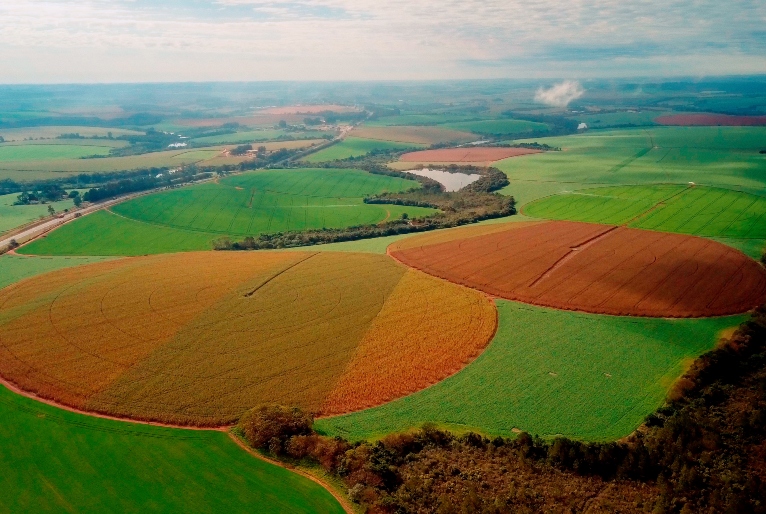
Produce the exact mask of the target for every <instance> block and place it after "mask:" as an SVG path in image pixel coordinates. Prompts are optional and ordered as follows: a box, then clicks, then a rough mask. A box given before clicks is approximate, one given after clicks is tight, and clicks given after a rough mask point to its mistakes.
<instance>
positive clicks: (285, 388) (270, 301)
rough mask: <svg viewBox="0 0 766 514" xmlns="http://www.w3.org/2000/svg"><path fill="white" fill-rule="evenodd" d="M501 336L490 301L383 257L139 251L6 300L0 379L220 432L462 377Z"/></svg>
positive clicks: (106, 408)
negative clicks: (269, 413) (266, 408)
mask: <svg viewBox="0 0 766 514" xmlns="http://www.w3.org/2000/svg"><path fill="white" fill-rule="evenodd" d="M424 324H425V325H427V327H428V330H423V327H424ZM391 327H396V330H391ZM386 328H388V330H386ZM494 329H495V310H494V306H493V305H492V304H491V303H490V302H489V300H487V299H486V298H485V297H484V296H483V295H482V294H481V293H478V292H475V291H472V290H469V289H466V288H463V287H461V286H457V285H454V284H449V283H447V282H444V281H442V280H440V279H437V278H433V277H429V276H426V275H424V274H422V273H420V272H417V271H413V270H408V269H407V268H406V267H404V266H403V265H401V264H399V263H397V262H395V261H394V260H393V259H391V258H389V257H387V256H384V255H373V254H354V253H331V252H316V253H306V252H258V253H252V252H247V253H245V252H242V253H223V252H221V253H217V252H200V253H188V254H175V255H160V256H150V257H136V258H131V259H122V260H116V261H109V262H104V263H98V264H93V265H87V266H80V267H75V268H68V269H64V270H60V271H56V272H53V273H49V274H47V275H42V276H38V277H34V278H31V279H28V280H25V281H22V282H19V283H17V284H14V285H13V286H10V287H8V288H6V289H3V290H2V291H0V374H1V375H2V376H3V378H5V379H7V380H9V381H11V382H13V383H15V384H17V385H18V386H19V387H21V388H22V389H25V390H27V391H30V392H33V393H36V394H38V395H40V396H42V397H45V398H49V399H52V400H55V401H58V402H60V403H63V404H66V405H70V406H73V407H76V408H80V409H85V410H91V411H96V412H100V413H104V414H109V415H115V416H122V417H130V418H135V419H144V420H153V421H162V422H169V423H177V424H193V425H221V424H227V423H231V422H234V421H235V420H236V419H237V418H238V417H239V416H240V415H241V414H242V413H243V412H244V411H246V410H247V409H249V408H252V407H254V406H256V405H260V404H264V403H279V404H284V405H296V406H300V407H302V408H304V409H307V410H309V411H312V412H315V413H317V414H322V413H323V412H324V411H325V410H327V411H328V412H333V413H338V412H348V411H351V410H356V409H360V408H364V407H369V406H372V405H378V404H380V403H383V402H385V401H388V400H391V399H393V398H396V397H399V396H402V395H405V394H408V393H410V392H413V391H415V390H418V389H421V388H423V387H426V386H428V385H430V384H432V383H434V382H436V381H438V380H440V379H442V378H444V377H445V376H447V375H449V374H452V373H454V372H455V371H457V370H459V369H460V368H461V367H463V366H464V365H465V364H466V363H467V362H468V361H470V360H472V359H473V358H474V357H475V356H477V355H478V354H479V353H480V352H481V350H482V349H483V348H484V347H485V346H486V345H487V344H488V342H489V340H490V339H491V337H492V336H493V334H494ZM413 377H418V378H417V379H414V378H413Z"/></svg>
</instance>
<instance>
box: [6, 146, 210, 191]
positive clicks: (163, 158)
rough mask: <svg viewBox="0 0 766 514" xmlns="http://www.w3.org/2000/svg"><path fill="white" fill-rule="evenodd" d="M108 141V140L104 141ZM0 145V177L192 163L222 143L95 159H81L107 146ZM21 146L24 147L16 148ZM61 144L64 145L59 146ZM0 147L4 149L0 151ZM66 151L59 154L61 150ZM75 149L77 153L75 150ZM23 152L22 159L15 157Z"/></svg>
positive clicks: (23, 177)
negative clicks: (75, 148)
mask: <svg viewBox="0 0 766 514" xmlns="http://www.w3.org/2000/svg"><path fill="white" fill-rule="evenodd" d="M106 145H109V142H108V141H107V142H106ZM49 146H50V148H48V145H40V144H34V145H29V146H26V145H22V146H19V145H13V146H8V147H6V146H3V145H0V180H2V179H4V178H11V179H13V180H19V181H25V180H43V179H52V178H58V177H60V176H61V174H62V173H66V174H77V173H95V172H109V171H123V170H133V169H138V168H152V167H157V168H160V167H166V166H167V167H172V166H179V165H181V164H192V163H197V162H200V161H204V160H206V159H210V158H213V157H215V156H217V155H218V154H219V153H220V152H221V150H222V149H223V148H222V147H213V148H197V149H181V150H167V151H162V152H151V153H146V154H140V155H128V156H123V157H100V158H97V159H81V158H79V157H82V156H85V155H94V154H96V153H99V152H101V154H102V155H106V154H108V152H109V148H108V147H106V146H104V147H98V146H81V145H72V146H76V147H77V148H78V150H77V151H76V152H75V151H73V150H66V147H67V145H57V144H51V145H49ZM19 148H25V149H24V150H18V149H19ZM62 148H64V149H63V150H62ZM2 151H5V152H6V153H5V154H3V153H2ZM65 152H70V153H69V154H66V155H62V153H65ZM78 152H79V153H78ZM19 156H23V159H21V158H19Z"/></svg>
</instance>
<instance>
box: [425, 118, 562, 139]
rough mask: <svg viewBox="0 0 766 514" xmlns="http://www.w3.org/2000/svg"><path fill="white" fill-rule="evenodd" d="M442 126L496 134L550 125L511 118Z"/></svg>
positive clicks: (519, 131) (545, 129) (531, 130)
mask: <svg viewBox="0 0 766 514" xmlns="http://www.w3.org/2000/svg"><path fill="white" fill-rule="evenodd" d="M440 126H441V127H444V128H449V129H453V130H462V131H465V132H474V133H476V134H488V135H496V136H507V135H511V134H524V133H526V132H540V131H545V132H547V131H548V125H546V124H545V123H536V122H533V121H525V120H511V119H499V120H483V121H464V122H456V123H444V124H441V125H440Z"/></svg>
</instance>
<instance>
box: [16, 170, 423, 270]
mask: <svg viewBox="0 0 766 514" xmlns="http://www.w3.org/2000/svg"><path fill="white" fill-rule="evenodd" d="M417 186H418V183H417V182H414V181H411V180H404V179H400V178H394V177H387V176H384V175H372V174H370V173H366V172H362V171H356V170H335V169H299V170H269V171H259V172H252V173H246V174H242V175H235V176H232V177H228V178H225V179H222V180H221V181H220V183H207V184H199V185H195V186H191V187H185V188H181V189H176V190H172V191H167V192H162V193H157V194H152V195H147V196H143V197H140V198H136V199H134V200H130V201H128V202H125V203H122V204H118V205H116V206H115V207H113V208H112V209H111V210H112V211H113V212H111V213H109V212H97V213H94V214H91V215H89V216H85V217H83V218H82V219H80V220H77V221H75V222H72V223H68V224H66V225H64V226H63V227H62V228H60V229H58V230H56V231H54V232H52V233H51V234H49V235H48V236H47V237H45V238H44V239H41V240H39V241H35V242H33V243H32V244H30V245H28V246H25V247H24V248H22V250H21V251H22V252H23V253H30V254H46V255H143V254H147V253H160V252H170V251H188V250H209V249H211V248H212V246H211V245H212V243H211V241H212V240H213V239H215V238H217V237H220V236H232V237H242V236H247V235H253V236H257V235H258V234H262V233H273V232H282V231H288V230H304V229H312V228H314V229H321V228H340V227H347V226H352V225H358V224H372V223H378V222H381V221H383V220H385V219H388V218H396V217H400V216H401V214H402V213H404V212H406V213H408V214H409V215H410V216H423V215H427V214H430V213H433V212H435V211H434V210H433V209H428V208H422V207H405V206H397V205H372V204H365V203H363V201H362V198H363V197H364V196H366V195H369V194H375V193H379V192H382V191H403V190H407V189H410V188H412V187H417Z"/></svg>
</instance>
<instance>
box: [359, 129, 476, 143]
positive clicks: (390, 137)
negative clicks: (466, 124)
mask: <svg viewBox="0 0 766 514" xmlns="http://www.w3.org/2000/svg"><path fill="white" fill-rule="evenodd" d="M351 135H352V136H355V137H361V138H365V139H377V140H379V141H395V142H400V143H417V144H424V145H433V144H436V143H451V142H456V143H465V142H468V141H474V140H475V139H476V134H472V133H470V132H461V131H458V130H450V129H445V128H440V127H406V126H404V127H365V126H361V127H357V128H355V129H354V130H353V132H352V133H351Z"/></svg>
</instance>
